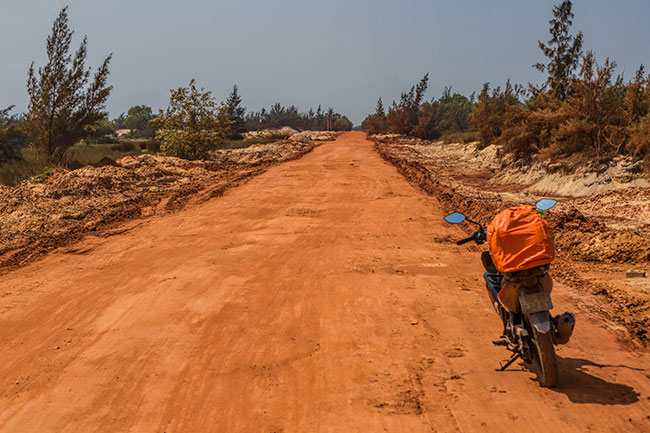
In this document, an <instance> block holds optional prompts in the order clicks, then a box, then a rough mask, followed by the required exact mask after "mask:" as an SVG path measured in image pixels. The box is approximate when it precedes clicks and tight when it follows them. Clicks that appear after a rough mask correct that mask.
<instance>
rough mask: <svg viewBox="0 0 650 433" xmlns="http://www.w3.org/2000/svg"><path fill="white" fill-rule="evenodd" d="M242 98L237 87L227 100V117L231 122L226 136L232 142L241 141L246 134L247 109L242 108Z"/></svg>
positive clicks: (234, 87) (235, 86)
mask: <svg viewBox="0 0 650 433" xmlns="http://www.w3.org/2000/svg"><path fill="white" fill-rule="evenodd" d="M241 101H242V99H241V96H239V93H238V89H237V85H236V84H235V85H234V86H233V87H232V92H230V95H229V96H228V99H226V117H227V118H228V120H229V122H230V129H229V131H228V133H227V134H226V135H227V137H228V138H230V139H231V140H239V139H241V138H242V134H243V133H244V132H246V119H245V113H246V109H245V108H244V107H242V106H241Z"/></svg>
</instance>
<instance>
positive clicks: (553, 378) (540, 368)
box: [533, 330, 558, 388]
mask: <svg viewBox="0 0 650 433" xmlns="http://www.w3.org/2000/svg"><path fill="white" fill-rule="evenodd" d="M533 333H534V340H535V349H536V350H535V352H536V353H535V354H534V355H533V365H534V367H535V373H536V374H537V381H538V382H539V385H540V386H542V387H544V388H553V387H554V386H555V385H557V381H558V369H557V357H556V356H555V348H554V347H553V339H552V337H551V334H550V333H546V334H542V333H540V332H537V330H533Z"/></svg>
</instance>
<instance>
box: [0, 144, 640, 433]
mask: <svg viewBox="0 0 650 433" xmlns="http://www.w3.org/2000/svg"><path fill="white" fill-rule="evenodd" d="M441 221H442V215H441V213H440V211H439V210H438V206H437V203H436V201H435V200H434V199H433V198H431V197H428V196H426V195H425V194H423V193H421V192H420V191H418V190H417V189H416V188H415V187H413V186H411V185H410V184H409V183H407V182H406V181H405V180H404V179H403V178H402V177H401V176H400V175H399V174H398V173H397V171H396V170H395V169H394V168H393V167H392V166H390V165H388V164H387V163H385V162H383V161H382V160H381V159H380V157H379V156H378V155H377V154H376V153H375V152H374V150H373V147H372V144H371V143H369V142H368V141H366V140H365V138H364V135H363V134H361V133H349V134H346V135H344V136H342V137H340V138H339V139H338V140H337V141H336V142H331V143H327V144H323V145H322V146H320V147H318V148H316V149H315V150H314V151H313V152H311V153H310V154H308V155H306V156H304V157H303V158H301V159H300V160H296V161H291V162H287V163H284V164H282V165H279V166H276V167H274V168H271V169H270V170H268V171H267V172H266V173H264V174H262V175H260V176H258V177H256V178H254V179H252V180H251V181H249V182H248V183H246V184H245V185H243V186H241V187H238V188H236V189H233V190H231V191H230V192H228V193H227V194H226V195H225V196H223V197H220V198H216V199H212V200H210V201H208V202H207V203H204V204H201V205H197V206H194V207H191V208H188V209H185V210H183V211H181V212H179V213H177V214H174V215H167V216H161V217H154V218H151V219H149V220H146V221H145V222H144V223H142V224H140V225H132V226H129V227H131V229H130V230H128V231H125V232H124V233H122V234H118V235H115V236H112V237H110V238H108V239H104V238H102V239H98V238H87V239H86V240H84V242H83V243H81V244H79V245H77V246H75V247H74V248H68V249H67V250H60V251H57V252H54V253H52V254H50V255H49V256H47V257H46V258H44V259H43V260H40V261H38V262H36V263H33V264H31V265H28V266H26V267H24V268H22V269H19V270H16V271H13V272H10V273H7V274H5V275H3V276H1V277H0V288H1V290H0V325H1V326H0V380H1V382H0V385H1V387H0V390H1V391H0V431H2V432H90V431H93V432H122V431H129V432H164V431H166V432H203V431H205V432H285V433H286V432H384V431H401V432H420V431H422V432H456V431H460V432H474V431H486V432H512V431H525V432H528V433H532V432H549V431H551V432H553V431H563V432H582V431H589V432H634V431H638V432H641V431H645V432H647V431H650V418H648V417H649V416H650V355H649V354H648V351H647V350H645V349H643V350H640V349H637V350H633V349H631V348H630V346H629V345H624V344H623V343H620V342H619V341H618V340H617V338H618V337H617V334H615V332H616V331H615V330H611V327H610V326H607V325H606V323H605V322H604V321H602V320H600V319H598V317H597V316H596V315H594V314H591V313H588V312H584V311H581V310H580V308H579V307H576V306H575V305H573V304H572V301H571V300H570V299H571V296H570V294H569V292H568V289H566V288H564V287H562V286H560V287H557V288H556V291H555V292H554V300H555V303H556V306H557V307H559V308H558V309H562V310H564V309H573V310H574V311H577V312H578V323H577V330H576V333H575V334H574V339H573V340H572V342H571V344H570V345H568V346H565V347H561V348H559V349H558V354H559V356H560V360H559V363H560V364H559V365H560V374H561V377H560V385H559V386H558V387H557V388H556V389H541V388H540V387H539V386H538V385H537V384H536V383H535V382H533V381H532V380H531V377H532V374H531V373H529V372H527V371H522V370H521V369H520V368H519V367H515V368H513V369H512V370H510V371H507V372H504V373H499V372H496V371H494V368H495V367H496V366H497V363H498V361H499V360H501V359H503V358H504V357H505V356H506V352H505V350H503V348H495V347H492V346H491V344H490V341H491V340H492V339H493V338H494V337H496V336H497V335H498V333H499V331H500V328H499V320H498V318H497V316H496V314H494V312H493V311H492V309H491V307H490V305H489V302H488V301H487V296H486V294H485V289H484V287H483V283H482V278H481V266H480V260H479V257H478V254H477V253H476V252H475V251H470V249H471V248H467V247H463V248H459V247H456V246H454V245H452V244H450V243H449V240H450V239H455V238H458V237H460V236H462V235H463V234H464V233H462V232H461V231H460V230H459V229H458V228H456V227H451V226H444V225H443V223H442V222H441ZM449 236H451V237H449ZM474 248H475V247H474Z"/></svg>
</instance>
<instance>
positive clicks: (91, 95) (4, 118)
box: [0, 6, 352, 165]
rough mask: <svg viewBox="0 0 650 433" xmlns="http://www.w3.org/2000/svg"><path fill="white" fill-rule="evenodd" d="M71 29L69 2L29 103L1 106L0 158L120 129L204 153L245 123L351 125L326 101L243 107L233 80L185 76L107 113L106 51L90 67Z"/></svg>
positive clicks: (167, 147)
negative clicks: (161, 94) (216, 87)
mask: <svg viewBox="0 0 650 433" xmlns="http://www.w3.org/2000/svg"><path fill="white" fill-rule="evenodd" d="M73 34H74V31H73V30H71V29H70V26H69V23H68V7H67V6H66V7H64V8H63V9H62V10H61V11H60V13H59V15H58V17H57V18H56V19H55V20H54V23H53V25H52V30H51V33H50V35H49V36H48V37H47V41H46V53H47V62H46V64H45V65H44V66H42V67H39V68H38V69H37V68H35V66H34V63H32V65H31V66H30V68H29V71H28V78H27V93H28V96H29V105H28V109H27V111H26V112H25V113H24V114H22V115H15V114H14V115H12V114H11V111H12V109H13V108H14V106H9V107H7V108H4V109H3V108H1V107H0V163H4V162H7V161H12V160H18V159H20V158H21V157H22V152H21V148H22V147H24V146H28V147H29V149H30V151H31V152H32V153H33V154H34V155H35V156H37V157H38V158H40V159H41V160H43V161H48V162H50V163H52V164H55V165H65V164H66V162H68V161H67V155H68V151H69V149H70V148H71V147H72V146H73V145H75V144H76V143H78V142H80V141H81V140H85V141H90V142H93V141H102V142H107V141H108V142H110V140H115V139H114V138H110V137H109V136H111V135H114V134H115V132H116V130H118V129H128V130H129V131H130V132H129V134H128V137H131V138H155V139H156V140H158V141H159V142H160V149H161V151H162V153H163V154H166V155H173V156H180V157H183V158H190V159H193V158H205V157H207V156H208V153H209V151H211V150H212V149H214V148H215V147H217V146H219V145H220V144H221V143H223V141H224V140H226V139H230V140H240V139H242V134H243V133H244V132H245V131H248V130H256V129H260V128H274V127H281V126H291V127H293V128H296V129H315V130H326V129H331V130H349V129H351V128H352V123H351V122H350V121H349V120H348V119H347V117H345V116H343V115H341V114H339V113H336V112H334V110H333V109H332V108H330V109H328V110H327V111H326V112H323V111H322V110H321V108H320V106H319V108H318V110H317V111H316V112H314V111H313V110H311V109H310V110H309V112H307V113H300V112H299V111H298V108H297V107H295V106H290V107H283V106H281V105H280V104H275V105H273V106H272V107H271V109H269V110H268V111H267V110H265V109H262V110H260V111H258V112H253V113H249V114H248V115H246V109H245V108H244V107H243V106H242V98H241V96H240V95H239V90H238V88H237V86H236V85H235V86H233V89H232V92H231V93H230V95H229V96H228V98H227V99H226V100H225V101H223V102H217V101H216V99H215V98H214V97H213V95H212V93H211V92H210V91H207V90H205V89H204V88H200V87H198V86H197V84H196V82H195V80H191V81H190V83H189V85H188V86H186V87H179V88H178V89H172V90H171V91H170V100H169V105H168V107H167V108H166V109H165V110H159V112H158V113H157V114H154V112H153V110H152V109H151V107H149V106H146V105H136V106H133V107H131V108H130V109H129V110H128V112H127V113H126V114H125V113H123V114H121V115H120V116H118V117H117V118H115V119H113V120H112V121H109V120H108V113H107V112H106V101H107V100H108V97H109V95H110V93H111V91H112V89H113V86H111V85H109V84H108V77H109V66H110V62H111V59H112V54H109V55H108V56H107V57H106V58H105V59H104V61H103V62H102V63H101V64H100V65H99V67H98V68H96V70H95V71H94V72H93V70H92V69H91V68H90V67H86V57H87V52H88V40H87V37H85V36H84V38H83V39H82V41H81V44H80V45H79V47H78V48H77V49H76V50H75V51H73V50H72V37H73Z"/></svg>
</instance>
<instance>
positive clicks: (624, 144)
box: [363, 0, 650, 173]
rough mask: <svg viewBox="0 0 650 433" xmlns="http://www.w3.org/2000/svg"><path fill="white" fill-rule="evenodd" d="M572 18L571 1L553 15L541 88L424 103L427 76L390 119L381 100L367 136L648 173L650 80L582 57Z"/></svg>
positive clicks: (488, 90)
mask: <svg viewBox="0 0 650 433" xmlns="http://www.w3.org/2000/svg"><path fill="white" fill-rule="evenodd" d="M573 18H574V13H573V11H572V3H571V1H569V0H565V1H562V2H561V3H559V4H558V5H556V6H555V7H554V8H553V18H552V19H551V20H550V21H549V25H550V27H549V34H550V38H549V40H548V41H547V42H541V41H540V42H539V44H538V45H539V46H538V48H539V49H540V50H541V51H542V54H543V55H544V57H545V59H546V60H545V62H544V63H538V64H536V65H533V67H534V68H535V69H537V70H539V71H540V72H542V73H545V74H546V79H545V81H544V82H543V83H542V84H541V85H535V84H530V83H529V84H528V85H526V86H523V85H520V84H513V83H511V82H510V80H507V81H506V82H505V85H504V86H503V87H500V86H497V87H495V88H492V87H491V86H490V84H489V83H485V84H484V85H483V88H482V89H481V91H480V93H479V94H478V97H476V98H475V97H474V95H472V96H470V97H469V98H466V97H464V96H462V95H458V94H453V95H452V94H451V90H450V89H445V92H444V93H443V95H442V97H441V98H439V99H433V100H431V101H425V100H424V93H425V92H426V88H427V81H428V75H425V76H424V78H423V79H422V80H421V81H420V82H419V83H418V84H417V85H415V86H413V87H412V88H411V89H410V91H409V92H405V93H402V95H401V98H400V100H399V102H393V103H392V105H391V107H390V108H389V109H388V112H387V113H386V112H385V111H384V107H383V103H382V101H381V99H380V100H379V101H378V103H377V108H376V110H375V112H374V113H373V114H371V115H369V116H368V117H367V118H366V120H365V121H364V123H363V129H364V130H365V131H367V132H369V133H371V134H379V133H394V134H404V135H410V136H413V137H419V138H423V139H430V140H437V139H441V138H442V139H444V140H445V141H448V142H450V141H452V140H458V141H462V142H467V141H469V140H473V139H477V140H478V141H479V142H480V144H479V146H480V147H486V146H489V145H491V144H500V145H503V151H504V152H506V153H512V154H515V155H516V156H517V157H518V158H519V159H523V160H526V159H533V158H534V159H538V160H557V159H562V158H567V157H571V156H573V157H574V159H576V160H579V161H588V160H593V159H600V160H607V159H611V158H613V157H615V156H617V155H627V156H631V157H633V158H635V159H638V160H644V161H645V162H644V166H645V169H646V171H648V172H649V173H650V114H649V113H650V111H649V110H650V76H649V75H647V74H646V72H645V68H644V66H643V65H641V66H639V68H638V70H637V71H636V73H635V74H634V75H633V76H632V78H631V79H629V80H626V79H625V77H624V76H623V75H622V74H617V73H616V62H614V61H613V60H610V59H609V58H606V59H605V60H603V61H598V60H597V57H596V54H595V53H594V52H593V51H586V52H585V51H583V41H584V36H583V34H582V32H579V31H578V32H577V33H574V32H572V29H571V27H572V24H573Z"/></svg>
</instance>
